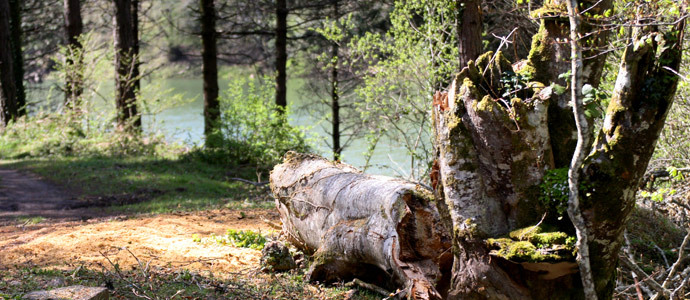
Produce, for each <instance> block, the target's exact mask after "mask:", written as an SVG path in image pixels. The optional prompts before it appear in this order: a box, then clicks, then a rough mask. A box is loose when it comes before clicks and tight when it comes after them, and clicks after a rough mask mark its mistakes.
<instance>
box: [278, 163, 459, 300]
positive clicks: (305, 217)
mask: <svg viewBox="0 0 690 300" xmlns="http://www.w3.org/2000/svg"><path fill="white" fill-rule="evenodd" d="M271 189H272V191H273V194H274V196H275V198H276V204H277V206H278V210H279V211H280V214H281V220H282V222H283V232H284V233H285V234H286V235H287V237H288V239H289V240H290V241H291V242H292V243H293V244H294V245H296V246H297V247H298V248H300V249H301V250H303V251H305V252H306V253H313V254H314V262H313V263H312V265H311V267H310V270H309V279H310V280H311V281H325V282H334V281H350V280H352V279H354V278H359V279H360V280H363V281H365V282H368V283H371V284H375V285H378V286H381V287H384V288H388V289H390V290H394V289H395V288H400V287H402V288H404V289H405V290H406V292H407V294H408V296H409V297H410V298H411V299H441V298H442V296H443V294H444V291H445V289H446V287H447V284H446V282H447V280H448V278H446V277H443V276H442V275H443V274H448V268H449V267H450V259H451V252H450V251H449V250H450V249H449V248H450V243H449V237H448V235H447V234H446V232H445V230H444V227H443V226H442V225H441V224H440V220H439V216H438V213H437V212H436V209H435V207H434V205H433V202H432V199H433V198H432V196H431V195H430V194H429V193H428V192H426V191H425V190H424V189H422V188H420V187H418V186H417V185H416V184H414V183H411V182H407V181H403V180H398V179H394V178H390V177H384V176H368V175H365V174H362V173H360V172H359V171H358V170H356V169H354V168H353V167H351V166H349V165H345V164H340V163H337V162H331V161H327V160H325V159H323V158H320V157H318V156H313V155H303V154H297V153H293V152H288V154H286V156H285V160H284V162H283V163H282V164H280V165H278V166H276V167H275V169H274V170H273V171H272V172H271Z"/></svg>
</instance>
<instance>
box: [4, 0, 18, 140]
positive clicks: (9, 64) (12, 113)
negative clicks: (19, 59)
mask: <svg viewBox="0 0 690 300" xmlns="http://www.w3.org/2000/svg"><path fill="white" fill-rule="evenodd" d="M10 14H11V11H10V4H9V1H8V0H0V41H5V42H2V43H0V127H5V125H7V123H8V122H9V121H10V120H12V119H14V118H16V117H17V114H18V109H17V87H16V83H15V75H14V63H13V55H12V46H11V43H8V42H6V41H10V38H11V37H10V36H11V33H10V28H11V27H10Z"/></svg>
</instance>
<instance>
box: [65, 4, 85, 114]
mask: <svg viewBox="0 0 690 300" xmlns="http://www.w3.org/2000/svg"><path fill="white" fill-rule="evenodd" d="M80 2H81V1H80V0H65V2H64V14H65V39H66V40H67V46H68V47H69V49H70V51H69V53H70V56H69V57H68V58H67V62H66V63H67V66H68V67H67V78H66V82H65V105H66V106H67V107H71V108H72V109H75V108H78V107H79V106H80V104H81V103H79V102H80V99H81V95H82V93H83V91H84V78H83V73H82V70H83V68H84V67H83V64H84V57H83V46H82V44H81V42H80V41H79V37H80V36H81V34H82V32H83V30H84V23H83V21H82V18H81V3H80ZM75 59H76V61H75Z"/></svg>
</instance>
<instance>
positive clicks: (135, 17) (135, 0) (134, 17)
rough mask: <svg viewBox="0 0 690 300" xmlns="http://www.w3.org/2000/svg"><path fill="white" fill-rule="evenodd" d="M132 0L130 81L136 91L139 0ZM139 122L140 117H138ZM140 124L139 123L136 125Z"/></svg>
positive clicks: (138, 64)
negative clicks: (132, 43)
mask: <svg viewBox="0 0 690 300" xmlns="http://www.w3.org/2000/svg"><path fill="white" fill-rule="evenodd" d="M131 1H132V36H133V37H134V45H133V46H132V53H133V54H132V57H133V58H134V63H133V64H134V65H133V68H132V81H133V84H132V85H133V86H134V92H135V93H138V92H139V90H140V89H141V73H140V71H139V68H140V67H141V61H140V60H139V58H140V56H139V0H131ZM137 120H139V122H141V118H138V119H137ZM138 126H141V123H140V124H139V125H138Z"/></svg>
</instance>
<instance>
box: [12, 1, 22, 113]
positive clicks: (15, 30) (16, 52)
mask: <svg viewBox="0 0 690 300" xmlns="http://www.w3.org/2000/svg"><path fill="white" fill-rule="evenodd" d="M10 11H11V12H10V31H11V40H10V44H11V47H12V63H13V64H14V66H13V72H14V86H15V89H16V93H17V95H16V97H17V100H16V103H17V104H16V106H17V116H18V117H21V116H23V115H26V92H25V91H24V54H23V51H22V38H23V35H24V34H23V32H24V31H23V30H22V3H21V1H20V0H10Z"/></svg>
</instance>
